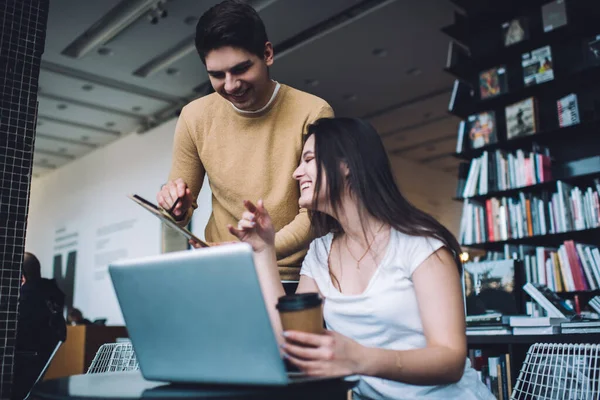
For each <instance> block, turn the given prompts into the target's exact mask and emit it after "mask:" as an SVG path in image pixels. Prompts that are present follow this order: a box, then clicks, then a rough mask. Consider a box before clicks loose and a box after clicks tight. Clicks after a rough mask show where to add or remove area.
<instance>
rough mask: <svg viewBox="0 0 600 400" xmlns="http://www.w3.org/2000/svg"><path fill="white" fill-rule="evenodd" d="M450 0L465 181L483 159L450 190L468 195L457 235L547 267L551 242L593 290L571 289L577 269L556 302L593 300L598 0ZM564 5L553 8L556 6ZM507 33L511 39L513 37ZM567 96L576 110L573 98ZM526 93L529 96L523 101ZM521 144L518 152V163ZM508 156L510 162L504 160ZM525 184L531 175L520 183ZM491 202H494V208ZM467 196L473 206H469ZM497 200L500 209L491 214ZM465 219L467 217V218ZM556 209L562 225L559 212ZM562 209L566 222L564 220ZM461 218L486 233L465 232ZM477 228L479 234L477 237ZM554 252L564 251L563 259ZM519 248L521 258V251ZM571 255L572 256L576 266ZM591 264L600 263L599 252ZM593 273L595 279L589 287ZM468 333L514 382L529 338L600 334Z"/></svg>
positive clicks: (598, 241)
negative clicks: (465, 184) (501, 358)
mask: <svg viewBox="0 0 600 400" xmlns="http://www.w3.org/2000/svg"><path fill="white" fill-rule="evenodd" d="M450 1H451V2H452V3H453V4H454V5H455V6H456V7H457V11H456V12H455V17H454V19H455V21H454V23H453V24H451V25H449V26H446V27H444V28H442V32H444V33H445V34H446V35H447V36H448V37H449V38H450V41H451V42H455V44H454V45H453V47H450V49H449V53H448V61H447V65H446V68H445V69H444V70H445V71H446V72H447V73H449V74H451V75H452V76H454V77H455V78H456V82H455V87H454V92H453V95H452V99H451V102H450V105H449V112H450V113H451V114H454V115H456V116H458V117H459V118H460V119H461V120H463V121H464V123H463V124H461V126H460V127H459V135H458V136H459V140H458V144H462V146H459V145H457V152H456V153H454V156H455V157H456V158H457V159H460V160H461V161H463V162H464V163H469V166H468V169H467V168H462V174H463V175H462V176H461V178H464V179H467V178H468V176H470V174H471V169H473V170H476V169H477V168H479V167H474V163H475V161H476V160H477V161H478V162H479V163H480V164H481V165H484V166H485V167H483V166H481V167H480V169H479V173H480V174H481V177H479V178H478V177H477V173H473V174H472V175H473V176H472V179H473V181H472V182H471V183H472V184H474V185H475V189H474V190H468V189H466V190H464V191H463V190H457V195H456V197H454V200H456V201H460V202H463V203H464V204H465V206H464V208H463V218H462V222H461V235H459V236H460V237H459V241H461V244H462V245H463V247H465V248H467V249H468V248H470V249H476V250H478V251H484V252H490V253H491V252H495V254H502V253H503V254H504V255H505V256H507V254H510V256H512V255H513V254H515V253H513V250H512V248H514V247H518V248H520V249H521V248H525V247H528V248H534V249H535V250H540V248H543V249H541V250H540V253H533V257H536V256H538V257H540V262H542V264H545V265H547V262H548V261H549V259H546V258H543V259H542V258H541V257H547V254H546V252H550V251H555V253H556V254H555V256H556V257H557V258H556V259H557V260H559V261H556V262H557V263H558V264H560V265H565V266H566V267H564V268H567V267H568V268H569V270H570V269H573V268H581V270H582V274H583V275H582V276H583V278H580V279H587V280H588V285H587V287H589V288H593V286H597V288H593V289H592V290H573V289H572V288H573V285H572V283H573V281H572V279H573V275H572V276H571V285H570V286H571V287H570V288H569V290H567V289H566V287H568V286H565V285H564V282H563V287H562V289H560V286H556V287H557V288H559V289H560V291H559V289H557V294H559V295H560V296H561V297H562V298H563V299H573V298H577V299H578V301H580V303H581V305H582V307H585V306H586V304H587V301H589V299H591V298H592V297H594V296H598V295H600V280H598V282H595V281H596V277H595V275H593V274H592V275H585V273H584V272H585V271H583V270H584V269H585V268H586V267H588V266H589V267H590V268H591V266H592V265H593V264H594V260H593V258H591V259H587V261H585V262H584V261H583V258H584V257H587V256H585V254H586V251H589V250H588V249H597V247H598V246H599V245H600V204H599V203H598V198H599V195H600V183H599V182H600V158H597V160H596V159H594V157H596V156H598V155H600V26H599V25H598V23H597V21H598V20H599V19H600V2H597V1H578V0H562V1H561V0H554V1H551V0H530V1H527V2H523V1H517V0H506V1H503V2H499V1H497V0H495V1H491V0H450ZM551 3H552V4H551ZM555 3H556V4H555ZM563 5H564V8H563V9H562V10H563V11H561V12H560V15H558V14H556V9H557V8H558V9H560V8H561V7H563ZM555 6H557V7H555ZM549 10H551V11H549ZM515 21H517V23H516V24H515V25H513V22H515ZM552 24H554V25H552ZM516 25H518V26H519V27H520V28H521V32H520V35H521V36H520V37H519V38H517V39H514V37H513V36H511V37H510V38H509V30H510V29H511V28H512V27H513V26H516ZM511 40H516V42H513V43H512V44H509V41H511ZM596 41H598V53H597V54H596V53H594V51H595V50H594V49H595V47H594V46H596V45H595V44H594V43H596ZM547 48H548V50H546V49H547ZM538 50H539V51H538ZM541 50H544V51H541ZM490 71H491V74H489V72H490ZM490 76H492V78H489V77H490ZM480 85H481V86H480ZM468 92H470V94H469V95H465V93H468ZM572 95H575V104H576V107H573V105H572V103H573V101H572V99H573V96H572ZM530 98H533V101H531V102H530V103H526V101H527V100H528V99H530ZM569 101H570V103H569ZM527 104H532V105H531V106H528V105H527ZM527 107H529V108H527ZM567 107H568V108H567ZM573 109H576V111H573ZM515 110H518V111H517V112H515ZM567 111H568V112H569V113H570V114H568V115H567V114H566V112H567ZM484 114H485V115H484ZM481 115H484V117H483V118H482V117H481ZM561 117H562V118H561ZM490 120H491V121H492V122H491V123H489V121H490ZM515 121H516V122H515ZM565 121H566V122H565ZM476 123H477V124H480V126H479V127H477V126H475V124H476ZM481 126H484V128H481ZM490 126H491V128H490ZM525 127H526V128H528V129H524V128H525ZM461 129H462V132H460V130H461ZM473 129H479V130H486V129H487V131H486V133H485V134H484V135H485V141H481V140H479V141H478V139H477V137H478V136H477V132H475V136H473V135H472V132H473ZM515 132H517V133H515ZM470 133H471V134H470ZM482 143H483V144H482ZM518 152H520V153H521V156H520V157H521V159H519V163H518V164H517V163H516V161H515V158H516V157H517V155H519V153H518ZM492 154H493V155H492ZM523 154H524V159H525V162H523V161H522V160H523V156H522V155H523ZM509 155H510V156H511V158H512V161H511V160H508V156H509ZM538 156H539V157H538ZM546 158H547V159H548V160H546ZM582 160H584V161H585V162H588V163H587V164H586V168H587V167H590V166H591V167H590V168H588V169H585V168H584V169H576V168H570V166H572V165H575V164H577V165H581V162H582ZM507 161H508V162H507ZM547 161H549V162H548V163H547ZM596 161H597V167H595V164H594V163H596ZM511 162H513V164H511ZM503 163H504V164H503ZM507 164H508V167H507V166H506V165H507ZM547 164H548V165H547ZM463 167H466V164H465V165H463ZM515 171H516V172H515ZM546 171H550V172H551V173H550V174H549V173H548V172H546ZM465 172H469V175H466V174H465ZM511 174H512V175H511ZM515 174H516V175H519V179H518V180H516V179H514V175H515ZM532 175H533V177H532ZM525 181H526V182H527V184H523V182H525ZM481 182H485V183H483V184H482V183H481ZM507 182H508V184H506V183H507ZM516 182H519V184H516ZM471 189H472V188H471ZM462 193H465V194H462ZM578 196H579V197H578ZM513 200H514V202H513ZM559 200H560V202H559ZM491 201H496V202H497V203H494V205H492V206H491V208H490V202H491ZM519 201H521V202H519ZM559 203H560V204H559ZM467 204H469V205H474V207H471V208H468V207H467ZM494 207H495V208H494ZM498 207H501V208H502V209H501V213H502V214H500V213H498V212H497V211H498ZM521 207H522V208H523V210H524V211H523V213H522V214H521V213H520V209H521ZM528 207H529V208H528ZM566 207H570V208H569V209H566ZM517 209H519V213H517V212H516V210H517ZM490 210H492V211H490ZM534 211H535V213H534ZM467 212H472V215H470V214H466V213H467ZM469 218H471V222H470V225H469V224H467V223H465V221H468V220H469ZM561 218H562V221H560V224H558V223H557V219H561ZM568 218H572V219H571V220H570V221H567V220H568ZM514 219H518V222H515V221H514ZM542 220H544V221H543V222H541V221H542ZM499 221H500V222H499ZM565 221H567V222H565ZM500 224H504V225H503V227H502V228H503V229H504V230H502V229H501V228H499V227H498V225H500ZM519 224H521V225H519ZM522 224H524V225H525V228H524V229H523V225H522ZM517 225H518V226H519V230H518V231H517V230H516V227H517ZM532 225H534V227H533V229H532ZM466 226H469V229H475V230H477V229H479V230H480V231H481V232H483V233H482V234H480V233H481V232H479V231H478V232H477V234H475V235H470V236H469V235H463V232H464V229H466V228H465V227H466ZM499 231H502V233H501V234H498V232H499ZM506 231H508V234H506ZM523 232H524V233H523ZM474 237H476V238H482V239H483V240H472V239H473V238H474ZM465 238H467V240H463V239H465ZM487 238H494V239H495V240H487ZM571 241H572V242H574V243H575V244H581V245H582V246H583V247H584V250H581V253H578V251H580V250H579V248H576V249H575V250H568V248H573V246H574V245H573V243H571ZM567 242H569V246H567ZM559 249H561V250H560V251H569V252H570V253H563V257H562V258H559V255H558V253H559V252H560V251H559ZM565 249H567V250H565ZM591 251H593V250H591ZM596 251H597V250H596ZM519 254H521V257H523V255H522V254H523V253H519ZM539 254H541V256H540V255H539ZM564 254H567V256H564ZM529 256H530V255H528V257H529ZM550 257H552V256H550ZM572 257H574V258H572ZM533 260H535V258H533ZM563 260H568V261H569V262H563ZM572 260H579V263H580V264H579V267H578V266H577V265H576V264H575V263H574V262H572ZM590 260H591V261H590ZM528 261H530V260H528ZM531 262H532V264H531V268H539V266H538V265H537V264H536V262H535V261H531ZM525 264H526V263H520V265H525ZM597 264H599V265H597V267H598V268H600V260H597ZM522 268H524V269H525V268H529V267H525V266H523V267H522ZM546 268H548V267H546ZM558 268H559V272H555V271H556V270H555V269H554V268H552V269H550V270H548V269H547V270H546V271H551V272H547V273H550V274H553V273H556V274H557V275H556V276H557V277H558V278H556V277H555V278H556V279H559V280H560V279H562V278H561V277H560V275H561V274H560V268H563V267H561V266H559V267H558ZM542 269H543V268H542ZM529 271H530V270H528V274H529ZM575 273H576V272H575V270H573V272H572V274H575ZM563 274H564V271H563ZM569 274H571V272H569ZM531 276H532V275H531V274H529V275H528V278H527V279H530V277H531ZM590 276H591V277H592V278H591V279H592V280H593V281H594V282H595V284H594V285H590V284H589V280H590ZM555 278H552V279H555ZM548 282H550V280H549V281H548ZM549 287H550V286H549ZM576 287H577V288H581V287H584V288H585V287H586V286H585V285H580V284H577V286H576ZM467 339H468V345H469V348H470V349H484V350H485V351H488V350H489V351H490V352H491V353H490V354H492V355H501V354H503V353H505V354H509V355H510V359H511V360H512V361H511V362H510V370H511V374H510V375H509V377H510V380H511V381H512V382H513V383H514V381H515V380H516V378H517V376H518V372H519V369H520V367H521V364H522V362H523V360H524V359H525V355H526V352H527V349H528V348H529V346H530V345H532V344H534V343H540V342H541V343H598V342H600V333H598V334H595V333H582V334H554V335H482V336H468V338H467Z"/></svg>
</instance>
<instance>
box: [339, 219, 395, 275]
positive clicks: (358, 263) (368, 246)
mask: <svg viewBox="0 0 600 400" xmlns="http://www.w3.org/2000/svg"><path fill="white" fill-rule="evenodd" d="M384 226H385V223H383V224H381V227H380V228H379V230H378V231H377V232H376V233H375V235H373V239H372V240H371V243H369V241H368V240H367V250H366V251H365V252H364V254H363V255H362V256H361V257H360V258H356V257H354V254H352V251H350V246H348V236H346V241H345V242H346V249H348V253H350V256H351V257H352V258H353V259H354V261H356V268H357V269H360V262H361V261H362V260H363V258H365V256H366V255H367V253H368V252H369V250H371V246H373V243H374V242H375V239H376V238H377V235H378V234H379V232H381V230H382V229H383V227H384Z"/></svg>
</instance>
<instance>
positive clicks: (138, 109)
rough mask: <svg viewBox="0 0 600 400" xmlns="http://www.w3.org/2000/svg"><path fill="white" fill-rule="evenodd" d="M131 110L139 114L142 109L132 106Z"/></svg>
mask: <svg viewBox="0 0 600 400" xmlns="http://www.w3.org/2000/svg"><path fill="white" fill-rule="evenodd" d="M131 110H132V111H133V112H140V111H142V107H140V106H133V107H131Z"/></svg>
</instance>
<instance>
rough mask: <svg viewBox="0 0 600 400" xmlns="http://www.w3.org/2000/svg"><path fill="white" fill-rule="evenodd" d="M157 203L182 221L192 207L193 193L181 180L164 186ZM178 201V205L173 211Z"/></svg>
mask: <svg viewBox="0 0 600 400" xmlns="http://www.w3.org/2000/svg"><path fill="white" fill-rule="evenodd" d="M177 199H179V201H177ZM156 201H157V202H158V205H159V206H161V207H162V208H163V209H165V210H167V211H171V214H173V216H174V217H175V218H176V219H182V218H183V216H184V215H185V213H186V212H187V210H188V209H189V208H190V207H191V206H192V193H191V192H190V189H189V188H188V187H187V185H186V183H185V182H184V181H183V179H181V178H179V179H175V180H174V181H169V182H167V183H166V184H164V185H163V187H162V188H161V189H160V192H158V193H157V195H156ZM176 201H177V205H176V206H175V208H173V210H171V208H172V207H173V204H175V202H176Z"/></svg>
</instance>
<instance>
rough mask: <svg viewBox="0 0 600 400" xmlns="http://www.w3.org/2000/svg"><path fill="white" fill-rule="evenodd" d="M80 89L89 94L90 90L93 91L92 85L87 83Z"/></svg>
mask: <svg viewBox="0 0 600 400" xmlns="http://www.w3.org/2000/svg"><path fill="white" fill-rule="evenodd" d="M81 89H83V90H85V91H86V92H89V91H90V90H94V85H90V84H89V83H86V84H85V85H83V86H82V87H81Z"/></svg>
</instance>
